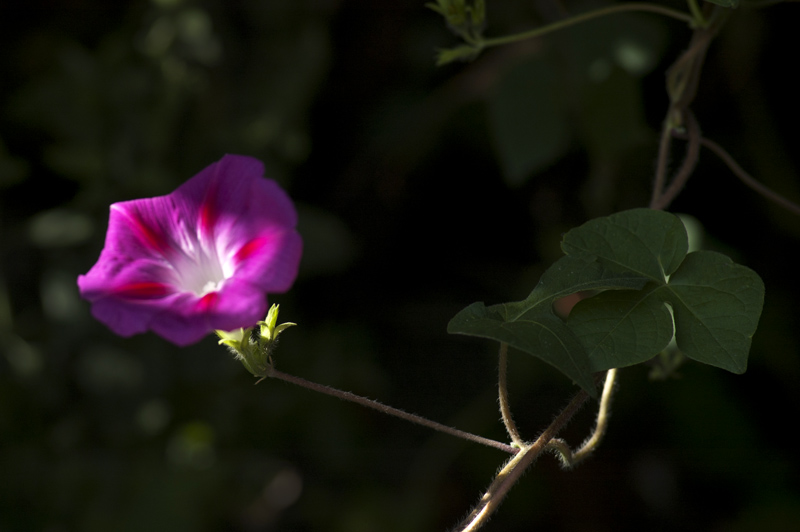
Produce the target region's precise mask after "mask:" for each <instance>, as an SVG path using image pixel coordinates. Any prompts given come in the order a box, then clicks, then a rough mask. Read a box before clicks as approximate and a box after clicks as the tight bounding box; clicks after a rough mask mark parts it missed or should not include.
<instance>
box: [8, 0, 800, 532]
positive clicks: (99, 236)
mask: <svg viewBox="0 0 800 532" xmlns="http://www.w3.org/2000/svg"><path fill="white" fill-rule="evenodd" d="M595 5H599V4H595ZM589 7H591V5H590V4H579V3H577V2H572V1H567V2H558V1H556V0H539V1H535V2H531V1H527V0H526V1H519V0H490V1H489V6H488V17H489V22H488V28H487V34H489V35H502V34H507V33H511V32H514V31H521V30H524V29H528V28H531V27H535V26H536V25H540V24H543V23H546V22H548V21H553V20H556V19H558V18H560V17H563V16H565V15H566V14H567V13H578V12H581V11H584V10H586V9H588V8H589ZM672 7H675V8H676V9H685V5H684V4H682V3H680V2H675V3H674V4H673V5H672ZM797 14H798V5H797V4H786V5H776V6H773V7H769V8H766V9H763V10H747V9H744V8H740V9H738V10H736V11H735V12H734V13H733V15H732V16H731V18H730V20H729V21H728V24H727V25H726V27H725V28H724V30H723V32H722V34H721V35H720V36H719V38H718V39H717V41H716V42H715V43H714V44H713V45H712V48H711V50H710V53H709V57H708V60H707V62H706V65H705V67H704V71H703V76H702V79H701V86H700V91H699V94H698V99H697V101H696V103H695V105H694V110H695V113H696V115H697V117H698V119H699V121H700V124H701V127H702V130H703V133H704V134H705V135H707V136H708V137H709V138H711V139H714V140H716V141H717V142H719V143H720V144H722V145H723V146H724V147H726V148H727V149H728V150H729V151H730V152H731V153H732V154H733V155H734V157H736V159H737V160H738V161H739V162H740V164H742V166H743V167H744V168H746V169H747V170H749V171H750V172H752V173H753V175H754V176H755V177H756V178H757V179H759V180H760V181H762V182H764V183H766V184H767V185H768V186H770V187H772V188H774V189H775V190H778V191H780V192H781V193H783V194H784V195H786V196H787V197H789V198H792V199H794V200H797V199H798V198H800V194H799V193H798V167H799V164H798V153H800V152H798V149H797V147H798V135H797V133H796V130H797V123H798V118H799V117H800V113H799V112H798V111H800V110H799V109H798V99H797V93H798V89H797V83H796V78H795V77H794V70H795V69H796V56H797V44H796V43H797V40H796V22H795V21H796V20H797ZM689 37H690V30H689V29H688V28H687V27H686V25H685V24H683V23H681V22H678V21H674V20H671V19H667V18H664V17H659V16H657V15H651V14H643V15H636V16H628V15H615V16H613V17H608V18H606V19H603V21H600V22H594V23H588V24H584V25H581V26H578V27H576V28H575V29H573V30H569V31H565V32H561V33H558V34H554V35H551V36H549V37H547V38H544V39H540V40H536V41H531V42H526V43H523V44H520V45H516V46H508V47H505V48H502V49H497V50H490V51H487V52H486V53H485V54H484V55H483V56H482V57H480V58H479V59H478V60H476V61H475V62H473V63H468V64H456V65H449V66H445V67H441V68H437V67H435V65H434V51H435V49H436V48H439V47H446V46H451V45H453V44H456V40H455V38H454V37H453V36H452V35H451V34H450V33H449V32H448V31H447V29H446V28H445V26H444V24H443V22H442V19H441V18H440V17H439V16H438V15H436V14H435V13H434V12H432V11H431V10H428V9H425V8H424V7H423V5H422V2H420V1H416V0H414V1H411V0H387V1H381V2H372V1H368V0H340V1H336V0H330V1H322V0H320V1H316V2H315V1H311V0H307V1H300V0H264V1H244V0H240V1H222V0H216V1H214V0H208V1H191V0H152V1H151V2H144V1H141V2H138V1H127V2H107V1H105V0H74V1H69V0H62V1H41V0H40V1H32V2H25V3H24V7H23V3H22V2H14V1H10V2H3V3H2V4H0V350H2V356H0V479H2V480H0V530H2V531H4V532H5V531H9V532H16V531H27V530H37V531H38V530H42V531H47V532H61V531H73V530H82V531H105V530H121V531H139V530H171V531H172V532H182V531H187V532H188V531H222V530H226V531H227V530H231V531H260V530H292V531H295V530H296V531H300V530H315V531H316V530H321V531H342V532H360V531H375V530H380V531H412V530H413V531H419V530H432V531H436V530H445V529H448V528H449V527H452V526H454V525H455V524H456V523H457V522H458V520H459V519H460V518H461V517H462V516H463V515H465V513H466V512H467V511H468V509H469V507H470V505H472V504H473V503H474V502H475V501H477V498H478V496H479V494H480V493H481V491H482V490H483V489H484V488H485V487H486V486H487V485H488V483H489V481H490V479H491V478H492V475H493V474H494V473H495V471H496V469H497V468H498V467H499V465H500V464H501V463H502V461H503V460H504V458H505V457H504V456H503V455H502V453H501V452H499V451H497V450H494V449H490V448H484V447H481V446H478V445H476V444H470V443H466V442H462V441H460V440H456V439H454V438H452V437H450V436H444V435H438V434H434V433H432V432H430V431H428V430H426V429H422V428H418V427H415V426H412V425H408V424H407V423H406V422H404V421H400V420H396V419H393V418H388V417H383V416H381V415H380V414H377V413H374V412H371V411H368V410H365V409H363V408H361V407H359V406H355V405H350V404H346V403H343V402H340V401H338V400H335V399H331V398H328V397H324V396H318V395H315V394H313V393H311V392H308V391H306V390H303V389H299V388H293V387H291V386H290V385H287V384H285V383H282V382H278V381H274V382H273V381H268V382H263V383H261V384H260V385H258V386H253V378H252V377H251V376H250V375H249V374H248V373H247V372H246V371H245V370H244V369H243V368H242V367H241V366H240V365H239V364H237V363H235V362H234V361H233V360H232V359H231V358H230V356H229V355H228V354H227V353H226V352H225V351H224V350H223V349H222V348H220V347H218V346H217V345H216V342H215V341H214V339H213V338H211V337H209V338H208V339H206V340H204V341H202V342H201V343H199V344H197V345H194V346H191V347H189V348H185V349H179V348H176V347H174V346H172V345H170V344H168V343H167V342H165V341H164V340H162V339H160V338H158V337H156V336H155V335H152V334H146V335H141V336H137V337H134V338H131V339H123V338H118V337H116V336H114V335H113V334H112V333H111V332H109V331H108V330H106V329H105V328H104V327H103V326H102V325H101V324H99V323H97V322H95V321H94V320H93V319H92V318H91V316H90V314H89V305H88V303H86V302H84V301H82V300H80V299H79V297H78V294H77V289H76V286H75V279H76V277H77V275H79V274H82V273H85V272H86V271H88V269H89V268H90V267H91V266H92V264H93V263H94V262H95V260H96V259H97V256H98V254H99V252H100V249H101V247H102V243H103V239H104V235H105V229H106V223H107V216H108V206H109V204H110V203H112V202H115V201H121V200H127V199H132V198H140V197H148V196H155V195H160V194H165V193H168V192H170V191H172V190H173V189H174V188H175V187H176V186H178V185H179V184H180V183H182V182H183V181H185V180H186V179H188V178H189V177H191V176H192V175H194V174H195V173H196V172H198V171H199V170H201V169H202V168H203V167H205V166H206V165H208V164H210V163H211V162H214V161H216V160H218V159H219V158H220V157H221V156H222V155H223V154H224V153H242V154H248V155H252V156H255V157H258V158H260V159H261V160H263V161H264V162H265V164H266V166H267V174H268V176H269V177H272V178H273V179H276V180H278V181H279V182H280V183H281V184H282V185H283V186H285V187H286V189H287V190H288V191H289V192H290V194H291V195H292V197H293V198H294V199H295V201H296V202H297V206H298V210H299V212H300V220H301V221H300V232H301V233H302V235H303V237H304V240H305V254H304V258H303V264H302V266H301V273H300V276H299V278H298V280H297V282H296V284H295V286H294V288H293V289H292V290H291V291H290V292H289V293H287V294H282V295H278V296H275V297H272V298H271V301H273V302H277V303H280V304H281V318H282V319H283V320H286V321H294V322H297V323H299V327H296V328H293V329H290V330H289V331H288V332H287V333H286V334H285V335H284V336H283V337H282V342H281V346H280V349H279V351H278V353H277V365H278V367H279V368H280V369H282V370H284V371H287V372H290V373H294V374H297V375H300V376H303V377H306V378H309V379H312V380H316V381H319V382H323V383H326V384H331V385H334V386H337V387H340V388H344V389H347V390H352V391H354V392H356V393H359V394H363V395H367V396H370V397H373V398H378V399H380V400H382V401H384V402H386V403H389V404H391V405H393V406H397V407H399V408H403V409H406V410H409V411H413V412H417V413H419V414H422V415H425V416H427V417H430V418H432V419H435V420H439V421H442V422H446V423H448V424H452V425H455V426H458V427H459V428H463V429H465V430H470V431H473V432H476V433H479V434H481V435H484V436H487V437H492V438H496V439H503V438H504V434H503V430H502V427H501V424H500V422H499V421H498V418H499V414H498V412H497V407H496V394H495V384H494V383H495V379H496V355H495V348H496V346H494V345H492V344H491V342H488V341H482V340H478V339H470V338H463V337H451V336H448V335H447V334H446V326H447V322H448V321H449V319H450V318H451V317H452V316H453V315H455V314H456V312H458V311H459V310H460V309H461V308H463V307H464V306H466V305H468V304H470V303H472V302H474V301H485V302H486V303H499V302H504V301H511V300H518V299H522V298H524V297H525V296H526V295H527V293H528V292H529V291H530V290H531V289H532V288H533V286H534V285H535V283H536V281H537V279H538V277H539V275H540V274H541V272H542V271H543V270H544V269H545V268H546V267H547V265H548V264H550V263H551V262H552V261H553V260H555V259H556V258H557V257H558V256H559V255H560V251H559V248H558V242H559V239H560V235H561V234H562V233H563V232H564V231H566V230H568V229H569V228H571V227H574V226H576V225H578V224H580V223H582V222H583V221H585V220H586V219H588V218H591V217H594V216H599V215H604V214H609V213H611V212H614V211H617V210H621V209H625V208H631V207H637V206H644V205H646V204H647V202H648V200H649V194H650V190H649V187H650V183H651V180H652V174H653V169H654V166H655V153H656V144H657V138H656V131H657V130H658V128H659V127H660V123H661V121H662V119H663V114H664V112H665V109H666V105H667V100H666V96H665V92H664V88H663V87H664V71H665V69H666V68H667V67H668V66H669V64H670V63H671V62H672V61H674V59H675V58H676V57H677V55H678V54H679V53H680V51H681V50H682V49H683V48H684V47H685V45H686V43H687V42H688V39H689ZM626 54H627V55H626ZM631 54H632V55H631ZM637 54H638V55H637ZM681 149H682V146H681V143H680V142H676V149H675V152H674V154H673V160H672V162H673V164H674V165H675V166H677V164H678V163H679V161H680V157H681V153H682V151H681ZM672 210H673V211H674V212H681V213H686V214H689V215H692V216H694V217H696V218H697V219H698V220H699V221H700V223H701V224H702V225H703V226H704V228H705V236H706V238H705V244H706V246H707V247H708V248H710V249H716V250H720V251H723V252H726V253H728V254H730V255H731V256H732V257H733V258H734V259H735V260H736V261H738V262H740V263H743V264H745V265H748V266H750V267H751V268H753V269H755V270H756V271H757V272H758V273H760V275H761V276H762V277H763V278H764V280H765V284H766V289H767V295H766V302H765V308H764V313H763V315H762V320H761V324H760V328H759V330H758V332H757V333H756V336H755V337H754V340H753V347H752V351H751V356H750V362H749V369H748V371H747V373H745V374H744V375H741V376H737V375H732V374H729V373H726V372H724V371H722V370H718V369H714V368H710V367H705V366H700V365H699V364H694V363H690V364H686V365H685V366H682V367H681V368H680V371H679V375H678V376H677V378H674V379H670V380H667V381H650V380H649V379H648V368H646V367H635V368H629V369H626V370H624V371H623V372H622V373H621V383H620V386H619V390H618V393H617V395H616V399H615V404H614V408H613V414H612V418H611V425H610V429H609V433H608V436H607V438H606V439H605V441H604V442H603V444H602V446H601V447H600V449H599V450H598V452H597V454H596V456H595V457H594V458H593V459H591V460H590V461H588V462H587V463H585V464H584V465H582V466H581V467H579V468H578V469H576V470H575V471H571V472H563V471H561V470H560V469H559V468H558V467H557V465H556V462H555V460H554V459H553V458H552V457H549V456H548V457H545V458H543V459H541V460H540V461H539V462H538V463H537V464H536V466H535V467H534V468H533V469H532V470H531V472H529V473H528V474H527V475H526V476H525V477H524V478H523V479H522V481H521V482H520V483H519V485H518V486H516V487H515V488H514V490H512V492H511V495H510V496H509V498H508V500H507V501H506V502H505V503H504V504H503V506H502V507H501V509H500V511H499V512H498V514H497V515H496V517H495V518H494V519H493V521H492V522H491V523H490V524H489V525H488V526H487V527H486V530H504V531H507V530H538V529H547V530H551V531H558V530H568V531H610V530H615V531H618V530H623V531H624V530H636V531H640V530H698V531H708V530H711V531H723V530H724V531H749V530H770V531H779V530H796V527H797V526H798V523H800V486H799V485H798V484H800V482H798V478H799V476H798V453H797V449H796V435H795V434H794V428H793V426H794V425H795V423H796V421H797V419H798V414H799V413H800V392H799V391H798V390H799V387H798V382H800V381H799V380H798V379H800V359H798V338H797V329H798V328H797V325H796V308H797V304H796V298H797V295H798V293H799V292H800V287H798V281H797V279H798V276H797V274H796V271H797V267H796V264H795V262H794V261H796V258H795V259H792V258H791V257H792V255H794V253H795V252H794V250H795V249H796V247H797V244H798V236H799V235H800V223H799V221H798V219H797V218H796V217H794V216H793V215H791V214H788V213H786V212H784V211H782V210H780V209H779V208H778V207H775V206H773V205H771V204H769V203H768V202H766V201H765V200H763V199H761V198H760V197H758V196H756V195H755V194H754V193H752V192H751V191H749V189H747V188H745V187H744V186H743V185H742V184H741V183H740V182H739V181H738V180H736V178H735V177H734V176H733V174H732V173H731V172H730V171H729V170H728V169H727V168H726V167H725V166H724V165H723V164H721V163H720V162H719V161H718V160H717V159H716V158H715V157H714V156H713V155H712V154H711V153H709V152H706V151H704V152H703V153H702V154H701V159H700V164H699V166H698V169H697V172H696V173H695V175H694V176H693V178H692V179H691V180H690V182H689V185H688V187H687V188H686V190H685V191H684V192H683V194H682V195H681V196H680V197H679V199H678V201H676V202H675V204H674V205H673V208H672ZM510 388H511V400H512V403H513V409H514V411H515V417H516V419H517V422H518V424H519V426H520V430H521V431H522V432H523V435H524V436H525V437H527V438H533V437H535V435H536V434H537V431H540V430H542V429H543V428H544V427H545V426H546V425H547V424H548V423H549V422H550V421H551V419H552V416H553V415H554V414H555V412H556V411H557V410H558V409H559V408H560V407H561V406H563V405H564V404H565V403H566V401H567V400H568V398H569V397H570V395H571V394H572V393H573V392H574V390H575V388H574V387H573V386H572V385H571V384H570V383H569V382H568V381H567V379H565V378H564V377H562V376H561V375H559V374H558V373H557V372H555V371H554V370H552V369H551V368H549V367H547V366H546V365H545V364H543V363H541V362H538V361H536V360H534V359H532V358H531V357H529V356H527V355H524V354H521V353H517V352H512V353H511V356H510ZM592 416H593V413H592V408H587V409H586V410H585V411H584V412H582V413H581V415H579V416H578V417H577V418H576V420H575V421H574V422H573V424H572V425H571V426H570V428H569V429H568V430H567V432H566V433H565V437H566V438H567V439H568V440H569V441H571V442H573V444H577V443H578V442H580V441H581V439H582V438H584V437H585V435H586V434H587V433H588V430H589V428H590V427H591V423H592Z"/></svg>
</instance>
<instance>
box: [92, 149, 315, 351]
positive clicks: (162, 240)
mask: <svg viewBox="0 0 800 532" xmlns="http://www.w3.org/2000/svg"><path fill="white" fill-rule="evenodd" d="M296 223H297V214H296V212H295V210H294V206H293V205H292V202H291V200H290V199H289V197H288V196H287V195H286V193H285V192H284V191H283V190H282V189H281V188H280V187H279V186H278V184H277V183H275V182H274V181H271V180H268V179H264V178H263V165H262V164H261V162H259V161H257V160H256V159H253V158H251V157H244V156H239V155H226V156H225V157H223V158H222V159H221V160H220V161H218V162H217V163H214V164H212V165H210V166H208V167H207V168H205V169H204V170H202V171H201V172H200V173H199V174H197V175H196V176H195V177H193V178H192V179H190V180H189V181H187V182H186V183H184V184H183V185H181V186H180V187H179V188H178V189H177V190H175V191H174V192H173V193H172V194H169V195H167V196H160V197H156V198H149V199H141V200H133V201H126V202H121V203H115V204H114V205H112V206H111V213H110V216H109V227H108V233H107V234H106V244H105V247H104V249H103V251H102V252H101V254H100V258H99V260H98V262H97V264H95V265H94V266H93V267H92V269H91V270H90V271H89V272H88V273H87V274H86V275H82V276H79V277H78V286H79V289H80V292H81V296H82V297H84V298H85V299H88V300H89V301H91V302H92V314H93V315H94V316H95V317H96V318H97V319H98V320H100V321H102V322H103V323H105V324H106V325H108V327H109V328H111V329H112V330H113V331H114V332H116V333H118V334H120V335H122V336H130V335H132V334H136V333H140V332H144V331H146V330H152V331H154V332H156V333H157V334H159V335H161V336H163V337H164V338H166V339H168V340H170V341H172V342H174V343H176V344H178V345H187V344H189V343H193V342H196V341H198V340H200V339H201V338H202V337H203V336H205V335H206V334H208V333H210V332H212V331H213V330H215V329H220V330H233V329H236V328H239V327H250V326H253V325H254V324H255V322H256V321H258V320H259V319H262V318H263V316H264V313H265V312H266V308H267V300H266V295H267V293H270V292H273V293H274V292H283V291H286V290H288V289H289V287H290V286H291V285H292V283H293V282H294V279H295V277H296V276H297V268H298V265H299V262H300V256H301V253H302V241H301V239H300V236H299V235H298V234H297V232H296V231H295V225H296Z"/></svg>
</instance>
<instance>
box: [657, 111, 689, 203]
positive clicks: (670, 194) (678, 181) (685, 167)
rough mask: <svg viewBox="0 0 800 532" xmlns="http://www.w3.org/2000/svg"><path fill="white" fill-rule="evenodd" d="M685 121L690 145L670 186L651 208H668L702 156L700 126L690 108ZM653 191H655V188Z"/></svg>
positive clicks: (685, 114) (685, 113)
mask: <svg viewBox="0 0 800 532" xmlns="http://www.w3.org/2000/svg"><path fill="white" fill-rule="evenodd" d="M683 122H684V123H685V124H686V133H687V138H688V140H689V145H688V146H687V148H686V156H685V157H684V159H683V163H682V164H681V167H680V169H679V170H678V173H676V174H675V177H673V178H672V181H671V182H670V184H669V186H667V188H666V190H664V191H663V192H662V193H661V194H659V196H658V198H655V199H654V201H653V203H651V205H650V208H651V209H657V210H663V209H666V208H667V207H668V206H669V204H670V203H672V200H674V199H675V197H676V196H677V195H678V193H680V191H681V190H682V189H683V187H684V186H685V185H686V181H688V180H689V176H691V175H692V172H694V169H695V167H696V166H697V160H698V158H699V157H700V126H699V125H698V124H697V120H696V119H695V117H694V113H692V112H691V111H690V110H689V109H688V108H687V109H685V110H684V113H683ZM670 136H671V133H670ZM653 191H654V192H655V189H654V190H653Z"/></svg>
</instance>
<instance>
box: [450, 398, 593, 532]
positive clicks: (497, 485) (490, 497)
mask: <svg viewBox="0 0 800 532" xmlns="http://www.w3.org/2000/svg"><path fill="white" fill-rule="evenodd" d="M588 398H589V394H587V393H586V392H585V391H584V390H581V391H579V392H578V393H577V394H576V395H575V397H573V398H572V401H570V402H569V404H568V405H567V406H566V407H564V409H563V410H562V411H561V413H560V414H559V415H558V417H556V419H555V420H554V421H553V422H552V423H551V424H550V426H549V427H547V428H546V429H545V431H544V432H542V434H541V436H539V437H538V438H537V439H536V441H535V442H533V443H532V444H530V445H526V446H524V447H523V448H522V450H521V451H520V452H519V453H518V454H517V455H516V456H514V457H513V458H511V459H510V460H509V461H508V462H507V463H506V465H505V466H504V467H503V469H501V470H500V472H499V473H498V474H497V476H496V477H495V479H494V481H492V483H491V485H490V486H489V488H488V489H487V490H486V493H485V494H484V495H483V497H481V500H480V502H479V503H478V506H477V507H476V508H475V509H474V510H473V511H472V512H471V513H470V514H469V516H468V517H467V519H466V520H465V521H464V523H463V524H462V525H461V527H460V528H459V531H460V532H474V531H475V530H478V529H479V528H480V527H481V526H483V525H484V524H486V521H488V520H489V518H490V517H491V515H492V514H493V513H494V512H495V510H497V508H498V506H500V503H501V502H503V499H504V498H505V496H506V495H507V494H508V491H509V490H510V489H511V488H512V487H513V486H514V484H516V482H517V480H519V478H520V477H521V476H522V474H523V473H524V472H525V471H526V470H527V469H528V467H530V465H531V464H533V462H534V461H535V460H536V458H538V457H539V455H541V454H542V452H544V450H545V449H546V447H547V444H548V443H549V442H550V440H552V439H553V438H555V437H556V436H557V435H558V433H559V432H560V431H561V429H563V428H564V426H565V425H566V424H567V423H569V421H570V420H571V419H572V417H573V416H574V415H575V414H576V413H577V412H578V410H579V409H580V408H581V406H583V404H584V403H585V402H586V400H587V399H588Z"/></svg>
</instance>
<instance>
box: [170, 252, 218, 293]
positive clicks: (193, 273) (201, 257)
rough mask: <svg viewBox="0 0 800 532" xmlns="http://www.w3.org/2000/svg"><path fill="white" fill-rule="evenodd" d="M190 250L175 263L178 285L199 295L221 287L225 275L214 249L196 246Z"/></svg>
mask: <svg viewBox="0 0 800 532" xmlns="http://www.w3.org/2000/svg"><path fill="white" fill-rule="evenodd" d="M192 251H193V253H187V254H185V255H183V256H182V257H181V260H180V261H178V262H177V263H176V264H175V270H176V272H177V273H178V281H179V283H178V284H179V286H180V287H181V288H182V289H183V290H185V291H187V292H193V293H195V294H197V295H198V296H201V297H202V296H204V295H206V294H209V293H211V292H216V291H217V290H219V289H220V288H222V285H223V283H224V282H225V279H227V276H226V275H225V272H224V271H223V266H222V264H221V262H220V260H219V257H218V256H217V253H216V250H215V249H205V246H197V247H195V249H193V250H192Z"/></svg>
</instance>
